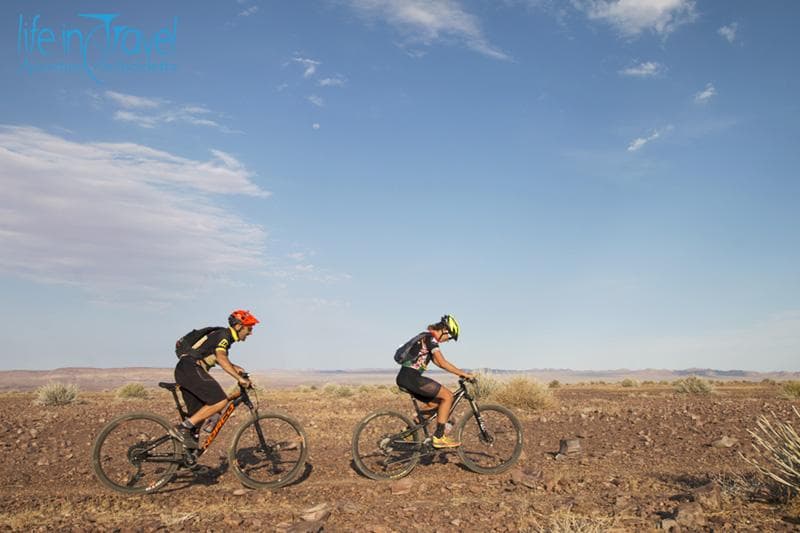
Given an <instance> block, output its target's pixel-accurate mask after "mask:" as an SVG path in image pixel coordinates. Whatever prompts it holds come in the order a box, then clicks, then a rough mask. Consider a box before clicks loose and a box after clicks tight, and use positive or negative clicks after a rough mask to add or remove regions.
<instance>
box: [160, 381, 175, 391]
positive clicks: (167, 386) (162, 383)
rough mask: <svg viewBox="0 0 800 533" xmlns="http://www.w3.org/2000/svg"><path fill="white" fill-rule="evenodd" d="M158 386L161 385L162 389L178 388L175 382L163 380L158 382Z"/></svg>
mask: <svg viewBox="0 0 800 533" xmlns="http://www.w3.org/2000/svg"><path fill="white" fill-rule="evenodd" d="M158 386H159V387H161V388H162V389H167V390H177V388H178V384H177V383H166V382H164V381H161V382H159V384H158Z"/></svg>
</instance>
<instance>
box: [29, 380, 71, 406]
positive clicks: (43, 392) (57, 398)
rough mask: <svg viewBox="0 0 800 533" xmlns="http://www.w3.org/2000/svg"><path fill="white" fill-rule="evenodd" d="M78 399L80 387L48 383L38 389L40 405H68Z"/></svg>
mask: <svg viewBox="0 0 800 533" xmlns="http://www.w3.org/2000/svg"><path fill="white" fill-rule="evenodd" d="M77 399H78V386H77V385H74V384H69V385H65V384H64V383H48V384H47V385H42V386H41V387H39V388H38V389H36V403H38V404H39V405H46V406H52V405H67V404H70V403H72V402H74V401H75V400H77Z"/></svg>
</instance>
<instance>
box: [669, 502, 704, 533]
mask: <svg viewBox="0 0 800 533" xmlns="http://www.w3.org/2000/svg"><path fill="white" fill-rule="evenodd" d="M675 520H676V521H677V522H678V525H679V526H681V527H685V528H687V529H689V530H691V531H696V530H699V529H702V528H703V526H705V525H706V516H705V514H704V513H703V508H702V507H701V506H700V504H699V503H697V502H689V503H682V504H680V505H679V506H678V509H677V511H675Z"/></svg>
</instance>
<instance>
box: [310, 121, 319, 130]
mask: <svg viewBox="0 0 800 533" xmlns="http://www.w3.org/2000/svg"><path fill="white" fill-rule="evenodd" d="M311 127H312V128H313V129H315V130H318V129H319V128H320V125H319V122H315V123H313V124H312V125H311Z"/></svg>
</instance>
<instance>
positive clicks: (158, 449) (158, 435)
mask: <svg viewBox="0 0 800 533" xmlns="http://www.w3.org/2000/svg"><path fill="white" fill-rule="evenodd" d="M169 429H170V423H169V422H167V420H166V419H164V418H162V417H160V416H158V415H155V414H152V413H130V414H127V415H123V416H120V417H117V418H115V419H113V420H112V421H110V422H109V423H108V424H106V425H105V426H103V428H102V429H101V430H100V433H99V434H98V435H97V438H95V440H94V445H93V446H92V468H93V469H94V473H95V474H96V475H97V478H98V479H99V480H100V481H101V482H102V483H103V484H104V485H105V486H107V487H109V488H111V489H114V490H116V491H119V492H123V493H126V494H141V493H145V492H153V491H156V490H158V489H159V488H161V487H163V486H164V485H165V484H166V483H167V482H168V481H169V480H170V479H172V476H173V474H174V473H175V471H176V470H177V469H178V463H179V461H180V450H179V446H180V445H179V444H178V442H177V441H175V440H174V439H172V438H171V437H170V436H169V434H168V431H169Z"/></svg>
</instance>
